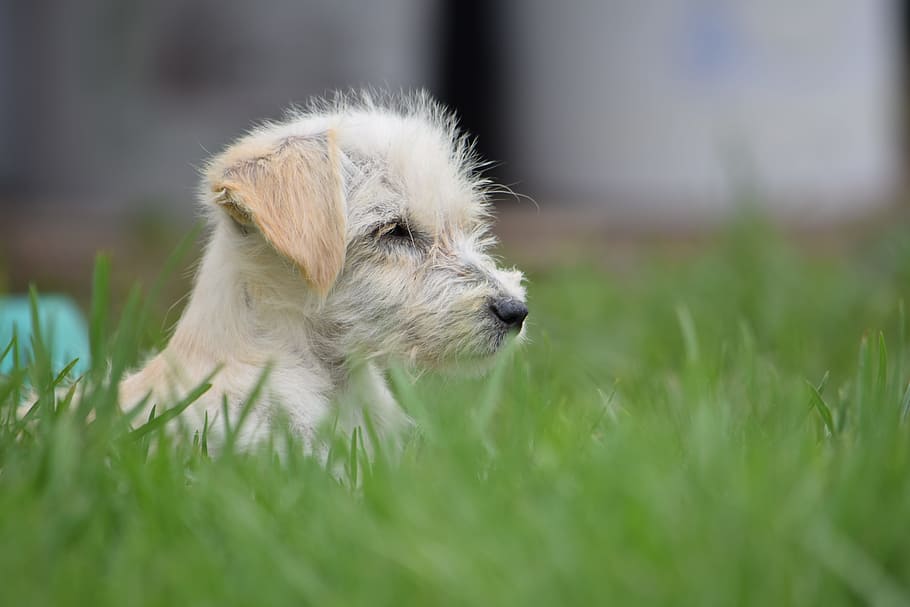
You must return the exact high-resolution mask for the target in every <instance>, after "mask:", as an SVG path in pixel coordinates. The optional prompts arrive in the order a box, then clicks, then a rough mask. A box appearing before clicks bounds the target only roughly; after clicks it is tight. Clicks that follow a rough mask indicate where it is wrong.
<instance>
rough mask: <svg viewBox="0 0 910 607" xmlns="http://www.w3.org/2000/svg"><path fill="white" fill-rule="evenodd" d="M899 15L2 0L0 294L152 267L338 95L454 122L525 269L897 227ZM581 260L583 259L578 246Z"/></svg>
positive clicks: (833, 8) (432, 3)
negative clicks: (220, 191) (566, 260)
mask: <svg viewBox="0 0 910 607" xmlns="http://www.w3.org/2000/svg"><path fill="white" fill-rule="evenodd" d="M906 15H907V11H906V7H905V3H904V2H897V1H896V0H801V1H800V2H792V1H791V2H785V1H783V0H763V1H762V2H747V1H745V0H741V1H731V0H635V1H632V0H601V1H593V0H565V1H562V2H550V1H547V0H523V1H520V2H519V1H518V0H499V1H481V0H371V1H369V2H366V1H359V2H358V1H355V0H333V1H324V2H317V1H315V0H293V1H292V0H276V1H274V2H269V3H261V2H253V1H252V0H235V1H231V2H223V1H216V0H197V1H194V2H181V1H179V0H159V1H157V2H147V1H144V0H79V1H76V0H32V1H29V2H23V1H16V0H0V289H4V288H5V289H6V290H21V289H23V288H25V287H26V286H27V284H28V283H29V282H30V281H33V280H35V281H38V282H39V284H40V285H41V286H42V287H53V288H65V289H68V290H70V291H73V292H75V293H77V294H80V295H81V294H84V293H86V292H87V291H88V288H89V282H90V281H89V276H90V268H91V263H92V258H93V255H94V252H95V251H96V250H98V249H107V250H111V251H113V252H114V256H115V267H116V266H118V265H119V266H120V267H124V268H127V274H128V275H129V276H130V277H135V276H143V275H145V274H146V273H149V272H151V273H154V271H155V270H156V269H157V268H159V267H160V266H161V263H162V260H163V258H164V256H165V255H166V253H167V251H168V250H169V248H170V247H172V246H173V245H174V243H176V242H177V241H178V240H179V239H180V237H181V236H182V235H183V234H185V233H186V231H187V230H188V229H189V228H190V226H191V225H192V224H193V222H194V221H195V217H196V215H195V200H194V188H195V184H196V179H197V168H198V167H199V166H200V165H201V163H202V162H203V161H204V159H205V158H206V157H207V156H208V155H210V154H211V153H213V152H215V151H217V150H219V149H220V148H221V147H222V146H223V145H224V144H225V143H227V142H228V141H229V140H230V139H232V138H233V137H235V136H237V135H238V134H240V133H242V132H243V131H244V130H245V129H246V128H248V127H249V126H250V125H251V124H252V123H254V122H255V121H258V120H261V119H266V118H277V117H280V116H281V114H282V111H283V110H284V109H285V108H287V107H288V106H289V105H290V104H292V103H306V101H307V99H308V98H309V97H311V96H314V95H317V96H318V95H323V94H326V93H329V92H331V91H333V90H337V89H340V90H347V89H358V88H361V87H367V86H372V87H379V88H389V89H416V88H426V89H428V90H430V91H431V92H432V93H433V94H435V95H436V96H437V97H438V98H439V99H441V100H442V101H443V102H444V103H445V104H447V105H448V106H450V107H451V108H453V109H455V110H456V111H457V112H458V113H459V115H460V116H461V119H462V123H463V125H464V127H465V128H466V129H467V130H469V131H470V132H472V133H473V134H475V135H476V136H477V137H478V139H479V148H480V150H481V152H482V153H483V154H484V155H485V156H487V157H488V158H491V159H494V160H496V161H498V164H497V166H496V168H495V169H494V170H493V171H492V175H493V176H494V177H495V178H497V179H498V180H500V181H501V182H503V183H505V184H507V185H509V186H511V187H512V188H514V189H515V190H516V191H518V192H520V193H522V194H526V195H528V196H530V197H533V199H534V200H535V201H536V202H537V204H536V205H535V204H532V203H529V202H527V201H523V200H518V199H504V200H502V201H500V202H499V203H498V206H499V211H500V215H501V219H500V221H499V225H498V228H497V229H498V230H499V232H500V235H501V237H502V239H503V241H504V246H505V247H506V249H508V250H510V251H515V254H516V255H517V256H518V257H519V258H522V257H523V256H524V257H528V258H531V257H535V256H536V257H537V258H538V259H543V260H546V259H549V258H551V257H556V256H560V255H561V256H563V257H565V256H572V255H578V256H581V255H584V256H585V257H586V258H590V257H592V256H594V257H597V256H600V255H602V256H604V258H605V259H606V258H609V257H610V255H613V254H615V251H616V250H620V249H622V248H623V247H624V246H625V247H633V248H634V247H637V246H639V245H640V244H641V243H646V245H645V246H650V244H653V243H654V242H680V241H689V240H692V239H693V238H694V239H698V238H699V237H701V236H702V235H705V234H710V233H712V231H715V230H717V228H718V227H719V226H723V225H724V224H725V223H726V222H728V221H729V220H730V219H731V218H732V217H734V216H736V215H737V213H739V212H740V211H741V210H742V208H743V207H744V206H747V207H749V209H750V212H758V213H760V214H767V215H768V216H769V217H772V218H774V220H775V221H777V222H779V223H780V224H781V225H784V226H786V227H787V228H788V229H792V230H794V231H796V232H798V233H799V234H801V235H803V236H804V237H805V238H807V239H810V240H811V239H812V238H816V239H818V238H822V239H824V238H827V239H828V240H831V241H837V242H839V241H840V240H841V239H842V238H843V237H844V235H845V234H846V235H847V236H849V235H850V234H852V233H854V232H856V231H858V230H859V231H862V230H869V229H870V228H869V226H873V227H874V226H878V225H882V224H893V223H894V221H895V218H897V220H900V221H902V220H903V219H902V218H903V216H904V207H905V206H906V205H905V204H904V202H903V200H904V196H903V192H904V187H905V186H906V179H905V178H904V176H905V168H906V165H907V154H906V147H907V146H906V142H907V138H906V136H905V129H904V127H903V125H904V124H905V123H906V120H905V118H906V116H905V114H906V112H907V107H906V104H905V103H904V100H903V88H904V87H903V83H904V80H905V76H906V72H907V65H908V63H907V58H908V56H910V53H908V48H910V42H908V40H910V38H908V31H910V30H908V19H907V17H906ZM582 248H584V249H585V252H584V253H581V252H580V251H581V250H582Z"/></svg>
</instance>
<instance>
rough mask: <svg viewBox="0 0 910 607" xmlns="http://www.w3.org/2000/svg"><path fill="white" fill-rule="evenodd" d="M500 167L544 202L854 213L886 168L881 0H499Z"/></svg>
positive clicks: (888, 102)
mask: <svg viewBox="0 0 910 607" xmlns="http://www.w3.org/2000/svg"><path fill="white" fill-rule="evenodd" d="M509 6H510V10H509V15H510V19H511V23H512V25H511V28H510V29H511V35H510V36H509V40H510V43H509V44H508V48H507V58H506V63H505V64H506V66H507V67H506V69H505V73H506V74H507V77H508V79H509V81H510V82H509V85H508V86H506V87H504V90H505V91H507V92H508V94H509V95H510V98H509V99H508V100H507V101H506V103H505V106H506V107H507V108H509V111H508V112H507V113H506V116H505V120H506V127H507V129H506V130H507V132H508V137H507V140H508V142H509V163H510V165H511V168H512V171H513V173H514V174H516V175H522V176H523V180H524V182H525V183H526V184H527V187H528V189H531V190H533V191H534V192H536V193H537V194H538V196H539V197H541V198H542V199H543V200H559V201H560V202H561V203H563V204H572V203H575V204H577V205H592V204H593V205H599V206H605V207H608V208H611V209H613V210H614V211H617V212H625V213H634V214H638V215H644V216H646V217H651V218H653V219H654V220H656V221H660V220H665V221H678V220H681V219H682V220H685V219H691V220H698V219H699V218H702V219H703V218H704V217H705V216H706V215H710V214H716V213H715V211H717V210H723V209H728V208H730V205H731V201H732V200H734V199H736V198H737V196H739V194H740V192H741V191H742V190H743V189H754V190H757V191H756V194H758V196H759V197H760V198H761V199H762V200H763V203H765V204H768V205H770V206H772V207H773V208H775V209H776V210H778V211H781V212H783V213H785V214H791V215H794V214H795V215H800V216H809V217H810V218H811V217H823V216H826V215H842V214H850V213H856V212H862V211H863V210H864V209H865V208H867V207H868V205H872V204H876V203H880V202H882V201H884V200H887V198H888V196H889V193H890V192H892V190H893V188H894V186H895V184H896V181H897V178H898V169H899V167H898V162H899V156H898V143H899V141H898V136H899V134H900V133H899V128H898V125H897V112H898V110H899V107H898V104H897V89H898V76H899V71H898V68H899V65H898V50H899V49H898V46H897V42H898V38H897V37H898V33H899V32H898V31H896V30H897V28H899V27H900V21H899V19H898V15H897V6H896V4H895V3H894V2H892V1H890V0H799V1H798V2H793V1H787V0H761V1H751V0H636V1H635V2H630V1H628V0H602V1H585V0H577V1H574V2H550V1H548V0H530V1H529V0H510V2H509Z"/></svg>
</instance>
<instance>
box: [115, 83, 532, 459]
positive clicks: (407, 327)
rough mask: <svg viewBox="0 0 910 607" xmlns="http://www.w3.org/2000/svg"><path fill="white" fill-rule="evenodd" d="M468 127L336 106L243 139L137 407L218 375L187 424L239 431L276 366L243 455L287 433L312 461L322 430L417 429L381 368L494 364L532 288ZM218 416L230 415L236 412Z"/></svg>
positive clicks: (126, 391)
mask: <svg viewBox="0 0 910 607" xmlns="http://www.w3.org/2000/svg"><path fill="white" fill-rule="evenodd" d="M478 166H479V165H478V162H477V160H476V158H475V157H474V155H473V153H472V149H471V145H470V142H469V141H468V140H467V139H466V137H465V136H463V135H461V134H459V132H458V130H457V128H456V126H455V120H454V119H453V117H452V116H450V115H448V114H446V113H444V112H443V111H442V110H441V109H440V108H439V107H438V106H437V105H436V104H434V103H433V102H432V101H430V100H429V99H428V98H427V97H426V96H418V97H415V98H411V99H404V100H399V101H397V102H384V103H382V104H379V103H374V102H372V101H370V100H368V99H364V100H359V101H357V102H352V101H346V100H341V101H337V102H333V103H331V104H322V105H320V106H315V107H314V108H313V109H310V110H308V111H304V112H295V113H293V115H291V116H290V118H289V119H288V120H287V121H285V122H281V123H270V124H265V125H263V126H261V127H259V128H256V129H255V130H253V131H252V132H251V133H249V134H248V135H246V136H245V137H242V138H241V139H239V140H238V141H237V142H235V143H234V144H233V145H231V146H229V147H228V148H227V149H226V150H225V151H224V152H223V153H221V154H220V155H218V156H217V157H215V158H214V159H213V160H212V161H211V162H210V164H209V165H208V167H207V170H206V171H205V176H204V179H203V187H202V191H201V202H202V206H203V207H204V209H205V210H206V213H207V216H208V218H209V220H210V223H211V227H212V232H211V239H210V241H209V243H208V246H207V248H206V251H205V255H204V258H203V261H202V264H201V267H200V269H199V271H198V275H197V276H196V283H195V287H194V289H193V293H192V297H191V299H190V301H189V304H188V306H187V308H186V310H185V311H184V313H183V316H182V318H181V319H180V321H179V323H178V325H177V327H176V331H175V333H174V335H173V338H172V339H171V340H170V343H169V345H168V346H167V348H166V349H165V350H164V351H163V352H162V353H160V354H159V355H158V356H156V357H154V358H153V359H152V360H151V361H150V362H148V364H147V365H146V366H145V368H143V369H142V370H141V371H139V372H138V373H136V374H135V375H132V376H131V377H129V378H127V379H126V380H125V381H124V383H123V384H122V387H121V402H122V403H123V405H124V407H125V408H127V409H128V408H129V407H130V406H131V405H132V404H135V403H138V402H140V401H141V400H142V399H143V398H148V400H147V401H146V405H147V409H150V408H151V407H152V406H153V405H154V406H157V412H158V413H159V414H160V413H161V412H162V408H163V407H167V406H170V405H172V404H174V403H176V402H177V401H178V400H179V399H180V398H182V397H183V396H185V395H186V394H187V393H188V392H190V391H191V390H192V389H193V388H195V387H196V386H198V385H199V384H200V383H201V382H203V381H204V379H205V378H206V377H208V376H209V375H210V374H211V372H212V371H213V370H214V369H215V368H216V367H220V371H218V372H217V373H216V374H215V376H214V377H213V378H212V379H211V383H212V388H211V389H210V390H209V391H208V392H206V393H205V394H204V395H203V396H202V397H201V398H199V399H198V400H197V401H196V402H195V403H194V404H192V405H191V406H190V407H189V408H188V409H187V410H186V412H185V413H184V414H183V415H182V419H183V420H184V421H185V422H187V423H188V424H189V426H190V427H191V428H193V429H201V427H202V425H203V420H204V419H205V418H206V417H207V418H208V420H209V444H210V445H212V446H213V447H214V448H216V449H217V447H218V444H219V441H221V440H223V429H224V425H223V423H222V422H223V421H224V420H223V419H221V420H220V421H219V418H220V416H222V410H225V411H227V414H228V418H229V422H234V421H236V417H237V416H239V414H240V408H241V407H242V404H243V402H244V401H245V400H246V398H247V397H248V396H249V394H250V392H251V391H252V390H253V388H254V386H255V385H256V384H257V381H258V380H259V378H260V377H261V376H262V374H263V371H264V370H265V369H266V368H268V369H269V373H268V375H267V382H266V384H265V388H264V390H263V391H262V397H261V398H260V399H259V401H258V402H257V403H256V404H255V405H254V406H253V407H252V409H251V410H250V411H249V415H248V418H247V419H246V422H245V424H244V425H243V427H242V432H241V435H240V444H241V446H249V445H251V444H254V443H257V442H259V441H260V440H262V439H263V438H265V437H266V436H268V433H269V430H270V429H271V428H272V427H273V426H274V424H275V423H276V422H277V421H278V420H284V421H286V422H287V423H290V424H291V427H292V429H293V431H294V432H295V433H297V434H298V435H299V436H300V437H301V438H302V439H303V440H304V441H305V442H306V443H307V444H308V445H309V446H310V448H316V449H317V450H320V448H319V447H318V446H317V445H316V444H314V442H313V441H314V437H315V433H316V430H317V428H318V427H319V425H320V424H321V423H323V422H324V421H325V420H326V419H333V420H335V421H336V423H337V420H341V423H342V424H343V427H342V429H343V430H350V427H351V425H352V424H357V423H359V422H360V421H361V420H362V417H361V412H362V411H363V410H366V411H367V412H368V415H369V417H370V419H371V421H372V423H373V425H374V427H375V428H376V429H377V431H378V432H379V433H381V434H385V435H394V433H395V432H396V430H397V429H398V428H400V427H402V426H404V425H406V424H407V423H408V418H407V417H406V416H405V414H404V413H403V412H402V411H401V409H400V408H399V407H398V406H397V404H396V403H395V402H394V400H393V397H392V395H391V393H390V391H389V389H388V388H387V386H386V384H385V380H384V377H383V374H382V369H383V368H385V367H387V366H388V365H390V364H401V363H404V364H408V365H414V366H417V367H420V368H440V367H445V366H449V365H450V364H452V363H455V364H459V363H467V364H468V365H476V364H477V363H478V362H482V361H484V360H487V359H489V358H490V357H491V356H492V355H494V354H495V353H496V352H497V351H498V350H500V348H501V347H502V346H503V343H504V342H505V341H506V340H507V338H508V337H509V336H510V335H519V334H520V333H521V332H522V326H523V321H524V319H525V316H526V315H527V308H526V307H525V303H524V290H523V288H522V286H521V282H522V275H521V273H519V272H518V271H515V270H512V271H504V270H501V269H499V268H498V267H497V266H496V264H495V263H494V261H493V259H491V257H490V256H489V255H488V254H487V253H486V250H487V249H488V248H489V247H490V245H491V244H492V239H491V237H490V235H489V234H488V233H487V228H488V219H489V216H488V207H487V203H486V192H487V191H488V185H489V184H488V183H487V182H486V181H485V180H483V179H480V178H479V177H478V176H477V175H476V170H477V168H478ZM223 403H224V404H225V405H226V407H223Z"/></svg>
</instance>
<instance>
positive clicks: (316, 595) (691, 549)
mask: <svg viewBox="0 0 910 607" xmlns="http://www.w3.org/2000/svg"><path fill="white" fill-rule="evenodd" d="M108 275H109V271H108V267H107V263H106V262H101V264H100V265H99V269H98V271H97V272H96V281H95V295H94V300H93V301H94V303H93V307H92V310H91V318H92V348H93V353H94V354H95V356H96V359H97V360H96V362H95V368H94V369H93V371H92V372H91V373H90V374H89V376H87V377H86V378H85V379H84V380H83V381H82V384H83V385H84V389H85V390H86V396H85V398H84V400H83V401H82V402H83V404H79V405H77V404H74V403H75V401H73V402H71V403H70V404H69V405H67V400H66V399H65V398H64V399H62V400H56V399H55V397H54V392H53V391H51V390H50V389H49V386H51V385H53V383H54V380H55V379H56V377H57V373H56V372H59V370H51V369H49V368H48V365H47V363H46V362H45V360H46V355H43V354H42V352H41V348H38V354H37V355H36V360H35V361H34V362H32V363H30V364H29V365H27V366H26V367H25V368H24V369H23V370H22V372H17V373H14V374H13V376H12V377H10V378H5V379H0V604H2V605H51V604H53V605H63V604H92V605H99V604H111V605H224V604H237V605H254V604H255V605H274V604H319V605H351V604H370V605H384V604H386V605H402V604H413V605H441V604H453V605H467V604H471V605H504V604H508V605H530V604H534V605H564V604H578V605H594V604H614V605H630V604H693V605H734V604H737V605H738V604H752V605H783V604H795V605H846V604H867V603H868V604H879V605H897V604H906V603H908V602H910V420H908V419H905V418H906V417H907V415H908V402H910V392H907V391H906V390H907V381H908V379H910V374H908V370H910V353H908V350H907V347H908V335H907V328H906V323H907V320H906V313H905V312H904V311H903V310H904V309H903V305H902V303H901V302H902V301H904V300H907V299H910V234H908V233H907V231H906V229H904V228H901V229H898V230H896V231H894V232H893V233H889V234H886V235H883V236H882V237H881V238H878V239H876V240H875V241H874V242H870V243H868V244H867V245H865V246H863V247H861V248H860V250H858V251H854V252H851V254H850V255H837V256H832V257H827V258H826V257H818V256H812V255H808V254H806V253H801V252H798V251H795V250H793V249H791V248H789V247H788V246H787V244H786V243H785V242H784V241H783V240H782V239H780V238H777V237H776V236H774V235H773V234H771V233H769V231H768V230H766V229H763V228H761V227H758V226H751V225H744V226H741V227H740V228H738V229H736V230H734V232H733V233H731V234H730V235H729V237H728V238H726V239H724V241H723V242H721V243H719V244H717V245H716V246H712V247H711V248H709V249H708V250H706V251H704V252H702V253H699V254H697V255H695V256H690V257H687V258H673V257H672V256H655V257H654V258H653V259H650V260H646V261H643V262H641V263H636V264H634V265H632V266H631V267H629V268H626V269H624V270H622V271H612V272H608V271H604V270H598V269H596V268H595V267H594V266H593V265H592V266H591V267H588V268H578V267H570V266H557V267H552V268H549V269H546V270H545V271H538V272H535V273H533V274H532V276H531V277H530V307H531V310H532V316H531V317H530V320H531V327H530V334H531V342H530V343H529V344H528V345H526V347H524V348H523V349H521V350H519V351H517V352H515V353H514V354H513V355H512V356H511V357H507V358H505V359H503V361H502V363H501V364H500V365H499V366H497V367H496V368H495V369H494V370H493V372H492V373H491V374H490V375H489V376H487V377H486V378H483V379H470V380H469V379H453V378H448V379H446V378H439V377H424V378H422V379H421V380H420V381H418V382H417V384H416V385H412V384H411V382H410V381H409V380H408V379H407V378H406V377H405V376H404V375H403V374H400V373H394V374H393V377H392V379H393V384H394V387H395V390H396V392H397V393H398V394H399V395H400V397H401V400H402V403H403V405H404V406H405V408H407V409H408V410H409V411H410V412H411V414H412V415H413V416H414V417H415V418H417V419H418V420H419V423H420V430H419V432H417V433H416V434H415V435H414V436H413V437H412V439H411V440H410V441H409V442H408V444H407V447H406V449H405V452H404V455H403V457H402V458H401V461H400V462H398V463H394V464H393V463H389V462H388V458H386V457H382V456H380V457H378V458H377V459H376V461H375V462H373V463H370V462H368V461H367V460H366V459H365V458H364V457H363V454H362V452H361V451H360V450H359V449H356V448H355V449H354V450H353V452H350V450H348V451H346V450H345V445H348V444H352V443H354V444H357V443H358V442H359V441H357V440H356V437H355V440H353V441H352V440H351V438H352V437H342V438H341V439H340V440H339V441H338V444H337V445H336V449H335V451H334V460H335V462H336V464H335V467H336V469H337V470H340V471H341V472H340V473H338V472H336V474H334V475H333V474H329V473H327V472H326V471H325V470H324V468H323V467H322V466H321V465H320V464H319V463H318V462H315V461H312V460H310V459H307V458H306V457H304V456H302V455H300V454H299V453H298V451H297V450H295V449H293V448H292V449H291V450H290V451H291V455H290V456H288V457H287V458H286V459H285V460H284V461H281V462H279V461H278V460H277V458H276V457H275V456H274V455H272V454H270V453H269V452H268V451H267V450H266V451H263V452H261V453H253V454H237V453H230V452H228V453H227V454H225V455H224V456H221V457H219V458H217V459H212V458H210V457H208V456H207V455H206V454H205V437H201V436H195V437H187V438H185V439H179V438H177V439H171V438H168V436H167V435H165V434H162V433H161V432H160V427H156V426H155V422H152V424H153V425H152V426H148V427H146V430H147V431H139V432H137V431H135V430H130V427H129V426H128V425H127V424H126V423H125V420H124V418H123V416H121V415H119V414H116V413H114V412H113V411H114V407H113V404H114V403H113V398H114V397H113V392H112V390H111V389H110V385H109V384H108V383H106V382H105V381H104V380H103V378H104V377H105V376H106V374H107V373H108V372H111V373H112V374H113V376H114V377H115V378H116V377H117V376H118V375H119V374H121V373H122V372H123V370H124V368H126V367H128V366H129V365H132V364H134V363H135V361H136V360H137V358H138V357H139V352H140V351H141V350H142V348H141V347H138V346H137V344H141V345H142V346H143V347H149V346H151V345H153V344H160V343H161V335H160V332H159V331H158V330H157V327H159V326H160V319H158V318H154V314H153V313H152V312H151V310H152V309H153V308H151V307H149V306H148V305H146V301H147V299H145V298H143V297H142V296H140V295H139V292H138V291H136V292H134V293H133V294H132V295H131V296H130V298H129V301H128V302H126V303H124V302H122V301H115V302H114V304H115V305H116V306H117V307H118V309H122V314H120V315H119V316H120V319H119V320H118V321H117V322H116V323H115V322H114V320H113V319H112V318H111V313H110V309H111V305H112V304H111V297H110V295H109V294H108ZM114 299H117V298H114ZM0 348H2V346H0ZM0 353H2V349H0ZM107 358H110V359H112V360H113V365H112V368H111V369H108V367H107V363H106V362H104V361H105V359H107ZM99 361H100V362H99ZM25 381H28V382H29V383H30V384H31V385H35V386H39V393H40V394H41V396H40V398H39V399H38V401H37V405H36V406H35V407H33V409H32V411H31V413H30V414H29V421H28V422H27V423H24V422H22V421H21V419H20V418H21V412H20V414H18V416H17V415H16V414H15V413H14V411H15V404H14V403H15V400H16V398H17V396H16V395H17V394H18V393H20V392H22V391H23V382H25ZM90 409H92V410H93V415H94V421H92V422H91V423H86V421H85V419H86V417H87V416H89V413H90V411H89V410H90ZM143 422H144V420H133V427H137V426H141V424H142V423H143ZM285 440H289V439H288V438H287V437H283V436H279V437H276V441H285ZM152 443H156V444H157V447H156V448H152V449H150V448H149V445H150V444H152ZM292 447H293V445H292ZM355 477H356V480H355Z"/></svg>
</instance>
